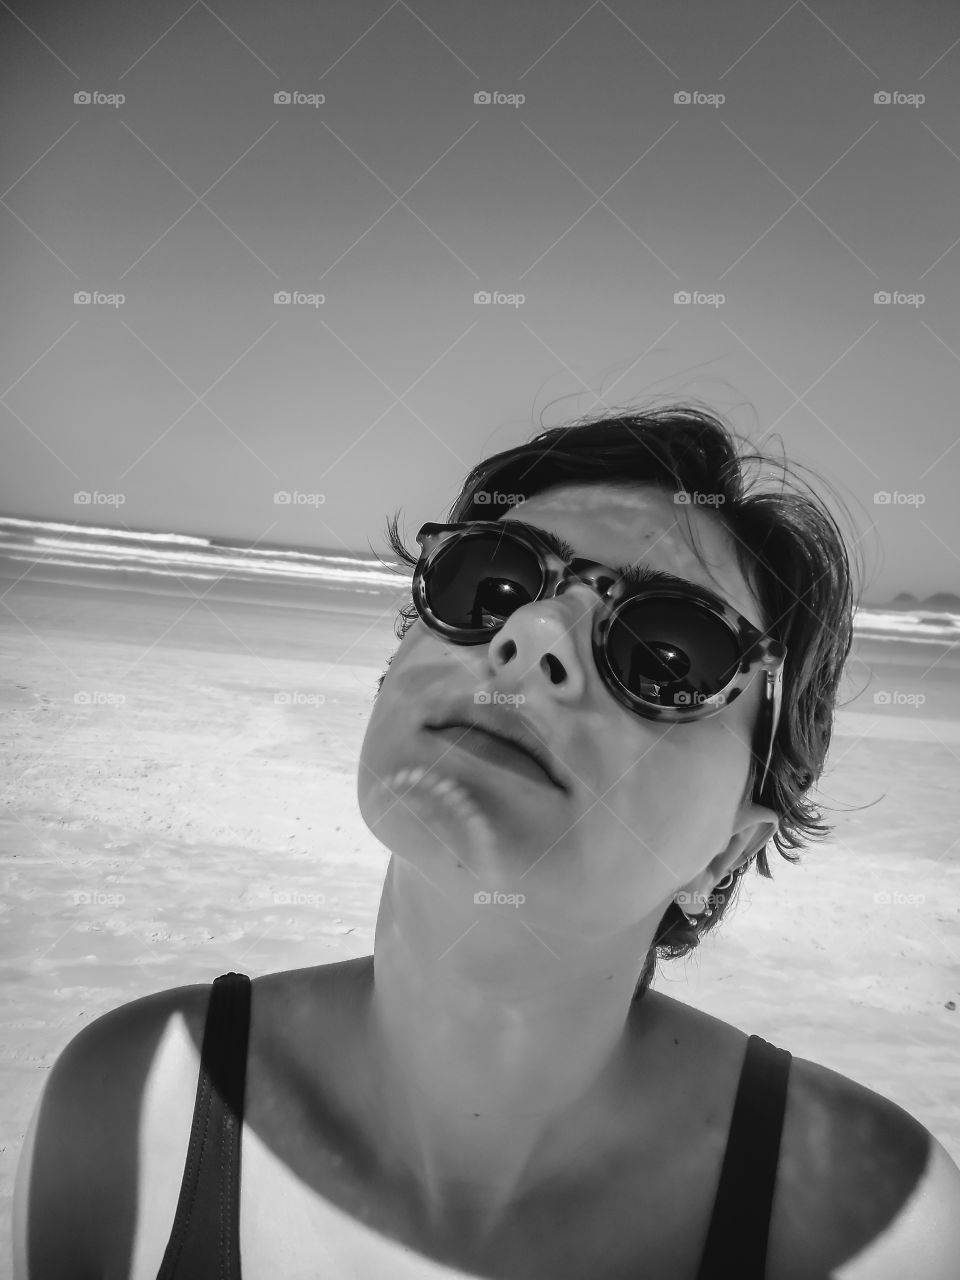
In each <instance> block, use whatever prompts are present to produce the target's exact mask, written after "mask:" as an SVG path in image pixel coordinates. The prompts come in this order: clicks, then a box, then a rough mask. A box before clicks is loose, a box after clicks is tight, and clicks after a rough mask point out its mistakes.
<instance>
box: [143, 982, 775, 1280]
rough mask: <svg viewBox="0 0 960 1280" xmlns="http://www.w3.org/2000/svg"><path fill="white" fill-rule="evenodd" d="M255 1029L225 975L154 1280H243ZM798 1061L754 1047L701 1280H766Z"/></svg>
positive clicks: (243, 999)
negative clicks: (245, 1134) (250, 1047)
mask: <svg viewBox="0 0 960 1280" xmlns="http://www.w3.org/2000/svg"><path fill="white" fill-rule="evenodd" d="M249 1027H250V979H249V978H248V977H247V976H246V975H245V974H242V973H225V974H223V975H221V977H219V978H217V979H216V980H215V981H214V983H213V989H212V991H211V993H210V1003H209V1006H208V1008H207V1020H206V1024H205V1026H204V1032H203V1046H202V1048H201V1053H200V1078H199V1081H198V1084H197V1100H196V1105H195V1107H194V1112H193V1126H192V1129H191V1131H190V1145H189V1147H188V1149H187V1160H186V1165H185V1167H184V1171H183V1182H182V1184H181V1186H180V1199H179V1201H178V1203H177V1212H176V1216H175V1218H174V1220H173V1229H172V1230H171V1232H170V1239H169V1241H168V1243H167V1248H166V1252H165V1253H164V1255H163V1262H162V1263H161V1265H160V1271H159V1273H158V1275H157V1280H212V1278H214V1277H218V1278H219V1280H241V1275H240V1134H241V1130H242V1127H243V1097H244V1086H245V1084H246V1075H247V1036H248V1032H249ZM791 1057H792V1055H791V1054H790V1053H789V1052H788V1051H787V1050H786V1049H778V1048H776V1047H775V1046H774V1045H772V1044H769V1043H768V1042H767V1041H766V1040H762V1039H761V1038H760V1036H750V1038H749V1040H748V1042H747V1052H746V1057H745V1058H744V1063H743V1069H742V1070H741V1073H740V1081H739V1084H738V1086H737V1096H736V1100H735V1102H734V1105H733V1115H732V1118H731V1121H730V1133H729V1135H728V1137H727V1148H726V1153H725V1155H724V1158H723V1166H722V1168H721V1171H720V1181H719V1184H718V1186H717V1195H716V1199H715V1201H714V1205H713V1217H712V1218H711V1220H710V1227H709V1230H708V1231H707V1240H706V1244H705V1246H704V1250H703V1257H702V1259H701V1262H700V1270H699V1272H698V1273H697V1280H727V1278H728V1277H729V1276H736V1277H737V1280H763V1277H764V1272H765V1265H766V1255H767V1237H768V1235H769V1231H770V1211H771V1208H772V1206H773V1192H774V1187H775V1185H776V1176H777V1161H778V1159H779V1155H780V1136H781V1132H782V1130H783V1116H784V1112H785V1110H786V1103H787V1080H788V1077H789V1074H790V1061H791ZM331 1280H335V1278H331ZM638 1280H639V1273H638Z"/></svg>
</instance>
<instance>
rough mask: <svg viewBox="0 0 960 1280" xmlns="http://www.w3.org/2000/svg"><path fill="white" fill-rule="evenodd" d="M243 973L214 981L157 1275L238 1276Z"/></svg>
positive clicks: (198, 1279)
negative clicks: (175, 1200)
mask: <svg viewBox="0 0 960 1280" xmlns="http://www.w3.org/2000/svg"><path fill="white" fill-rule="evenodd" d="M249 1031H250V979H249V978H248V977H247V976H246V974H243V973H224V974H221V976H220V977H219V978H216V979H215V980H214V982H213V987H212V989H211V992H210V1002H209V1004H208V1006H207V1019H206V1023H205V1026H204V1031H203V1046H202V1048H201V1052H200V1075H199V1079H198V1082H197V1097H196V1103H195V1106H194V1111H193V1126H192V1128H191V1131H190V1145H189V1147H188V1150H187V1159H186V1165H185V1167H184V1173H183V1181H182V1183H181V1186H180V1199H179V1201H178V1203H177V1212H176V1216H175V1218H174V1221H173V1229H172V1231H171V1232H170V1239H169V1241H168V1243H167V1248H166V1252H165V1253H164V1255H163V1262H162V1263H161V1266H160V1271H159V1273H158V1276H157V1280H241V1278H240V1140H241V1133H242V1130H243V1102H244V1090H245V1086H246V1078H247V1042H248V1038H249Z"/></svg>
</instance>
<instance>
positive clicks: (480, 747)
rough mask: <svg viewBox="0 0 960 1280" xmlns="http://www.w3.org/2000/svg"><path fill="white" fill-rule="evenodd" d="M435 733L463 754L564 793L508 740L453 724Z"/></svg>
mask: <svg viewBox="0 0 960 1280" xmlns="http://www.w3.org/2000/svg"><path fill="white" fill-rule="evenodd" d="M431 732H432V733H435V734H437V735H438V736H439V737H441V738H443V739H444V741H446V742H450V743H452V744H453V745H454V746H455V747H459V748H460V749H461V750H462V751H469V752H470V754H471V755H473V756H476V757H477V759H479V760H483V761H485V762H486V763H488V764H493V765H497V766H499V767H500V768H501V769H504V770H506V771H508V772H510V773H512V774H514V775H515V776H520V777H524V778H528V779H529V780H530V781H531V782H538V783H540V784H541V785H542V786H548V787H552V788H553V789H554V790H555V791H560V790H562V788H561V787H560V786H559V784H558V783H556V782H554V780H553V779H552V778H551V777H550V775H549V774H548V773H547V771H546V770H545V769H544V768H543V766H542V765H541V764H539V763H538V762H537V761H536V760H534V758H533V756H530V755H527V753H526V751H524V750H523V749H522V748H521V747H518V746H515V745H514V744H513V743H512V742H507V740H506V739H505V738H499V737H497V736H495V735H494V734H492V733H487V731H486V730H485V729H479V728H477V727H476V726H474V725H462V724H452V725H447V726H445V727H444V728H442V729H432V730H431Z"/></svg>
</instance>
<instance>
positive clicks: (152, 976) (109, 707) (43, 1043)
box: [0, 575, 960, 1273]
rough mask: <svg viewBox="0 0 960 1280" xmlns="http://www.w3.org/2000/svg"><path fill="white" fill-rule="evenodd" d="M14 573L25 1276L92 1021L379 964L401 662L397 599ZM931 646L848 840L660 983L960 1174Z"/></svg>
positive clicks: (895, 674)
mask: <svg viewBox="0 0 960 1280" xmlns="http://www.w3.org/2000/svg"><path fill="white" fill-rule="evenodd" d="M14 576H15V575H13V576H11V577H9V578H6V579H4V580H2V581H0V592H6V594H5V596H4V600H5V604H6V606H7V608H5V609H3V610H2V611H0V653H2V672H3V675H2V679H0V708H2V723H3V734H2V736H3V739H4V742H5V750H4V753H3V761H2V790H3V795H4V799H5V802H6V803H5V806H4V810H3V814H2V817H0V822H2V846H0V857H2V886H3V892H2V896H0V920H2V924H3V928H4V933H3V938H4V941H3V951H2V967H0V982H2V1004H0V1021H2V1050H0V1073H2V1080H0V1098H2V1102H0V1257H2V1259H3V1262H2V1264H0V1268H2V1269H3V1271H4V1273H5V1271H6V1268H7V1267H8V1266H9V1256H10V1253H9V1222H10V1207H11V1196H12V1190H13V1180H14V1174H15V1170H16V1163H17V1159H18V1157H19V1154H20V1150H21V1146H22V1142H23V1136H24V1132H25V1129H26V1126H27V1123H28V1120H29V1117H30V1114H31V1111H32V1109H33V1107H34V1105H35V1102H36V1099H37V1097H38V1094H39V1092H40V1090H41V1088H42V1086H43V1082H44V1079H45V1073H46V1071H47V1070H49V1068H50V1067H51V1066H52V1064H53V1063H54V1061H55V1060H56V1058H57V1056H58V1054H59V1052H60V1051H61V1049H62V1048H63V1047H64V1046H65V1045H66V1043H67V1042H68V1041H69V1040H70V1039H71V1038H72V1037H73V1036H74V1035H75V1034H76V1033H77V1032H78V1031H79V1030H80V1028H81V1027H82V1026H83V1025H85V1024H86V1023H88V1022H91V1021H92V1020H93V1019H95V1018H97V1017H98V1016H99V1015H100V1014H102V1013H105V1012H106V1011H107V1010H109V1009H112V1008H114V1007H116V1006H117V1005H120V1004H123V1003H125V1002H127V1001H129V1000H132V999H135V998H136V997H138V996H141V995H144V994H147V993H149V992H154V991H158V990H161V989H165V988H168V987H173V986H177V985H181V984H186V983H198V982H210V981H212V980H213V979H214V978H215V977H216V976H217V975H218V974H220V973H225V972H227V971H228V970H231V969H233V970H239V971H242V972H245V973H248V974H250V976H251V977H253V976H256V975H258V974H262V973H268V972H273V971H276V970H281V969H293V968H299V967H302V966H307V965H318V964H326V963H330V962H334V961H338V960H342V959H347V958H349V957H353V956H360V955H367V954H369V953H370V952H372V950H373V938H374V927H375V922H376V913H377V906H378V902H379V894H380V888H381V884H382V880H383V876H384V872H385V870H386V866H387V861H388V854H387V851H386V849H385V848H384V847H383V846H382V845H380V844H379V843H378V842H377V841H376V840H375V839H374V837H373V836H372V835H371V834H370V832H369V831H368V830H367V828H366V827H365V826H364V825H363V822H362V820H361V818H360V815H359V812H358V810H357V807H356V800H355V789H356V768H357V757H358V754H359V750H360V744H361V741H362V737H363V733H364V729H365V725H366V722H367V718H368V716H369V712H370V708H371V706H372V703H373V695H374V690H375V687H376V680H377V678H378V676H379V674H380V672H381V671H382V670H383V667H384V664H385V660H386V657H387V655H388V654H389V653H390V652H391V651H392V649H393V647H394V646H395V644H396V641H395V638H394V635H393V615H392V612H391V611H390V610H389V609H387V610H385V609H384V606H383V601H382V600H379V601H377V600H372V599H371V600H369V601H366V602H364V601H359V600H354V599H353V598H352V597H350V596H348V595H347V594H346V593H341V595H340V596H339V597H338V599H339V601H340V603H339V604H338V603H337V601H336V600H332V599H331V600H327V601H326V604H325V605H323V606H321V605H318V606H317V607H302V606H301V607H294V606H293V605H289V606H282V607H281V606H279V605H278V606H276V607H274V608H271V609H269V610H267V609H265V608H263V607H262V606H258V605H257V604H255V603H253V602H250V601H244V600H243V599H237V600H236V601H233V602H231V601H230V600H228V599H227V598H226V596H227V594H228V593H226V592H225V593H223V595H222V596H221V597H220V598H217V597H216V596H210V597H208V600H210V601H214V602H215V607H214V608H211V607H208V605H207V604H204V603H194V604H193V605H192V607H191V600H190V597H189V596H177V595H176V594H174V593H172V592H171V593H170V594H168V595H163V594H143V593H136V592H133V591H123V590H118V589H109V590H108V589H102V590H101V589H93V588H89V587H87V588H85V587H79V586H71V587H67V586H55V585H50V584H43V583H37V582H34V581H31V580H30V578H29V576H28V577H27V578H24V579H22V580H21V581H20V582H18V583H16V585H14V583H13V577H14ZM917 648H918V649H923V650H924V652H923V653H920V652H916V653H915V654H913V656H912V657H911V655H910V654H909V653H908V652H906V650H905V647H904V646H897V647H896V652H895V653H894V650H893V649H890V650H889V654H890V661H889V662H888V663H887V664H886V665H884V655H883V653H881V652H880V651H879V646H874V648H873V649H871V650H870V653H869V654H864V655H863V660H864V664H866V665H862V666H859V669H858V670H857V671H856V673H855V679H854V687H856V688H859V687H860V686H862V685H863V684H864V683H865V681H866V678H867V672H868V669H869V676H870V679H871V680H872V682H873V684H872V685H871V686H870V687H875V686H877V687H881V688H892V689H901V690H903V689H908V688H910V687H911V685H910V683H909V682H910V680H911V679H913V680H914V681H915V682H916V681H917V680H919V679H920V678H921V674H922V676H923V678H924V681H925V683H924V685H923V687H924V688H925V689H927V690H928V695H927V702H926V704H925V705H924V706H923V708H922V709H918V708H916V707H912V706H904V705H891V706H879V707H878V706H876V705H875V704H874V703H872V701H871V699H870V696H869V690H867V691H866V693H865V694H864V696H863V697H862V698H861V699H860V700H859V701H858V703H857V705H856V707H854V708H850V709H847V710H844V711H841V712H840V714H839V716H838V722H837V734H836V737H835V740H834V746H833V749H832V754H831V760H830V763H829V765H828V770H827V774H826V776H825V778H824V779H823V781H822V784H821V788H820V796H821V797H822V798H823V799H824V800H825V801H826V802H827V803H828V804H830V805H832V806H833V807H834V808H835V810H838V811H839V812H834V813H832V814H830V815H829V816H830V817H831V819H832V820H834V821H836V823H837V830H836V833H835V835H834V837H833V838H832V839H831V840H830V842H829V843H827V844H824V845H820V846H814V847H811V848H810V849H808V850H806V851H805V852H804V854H803V861H802V863H801V865H800V866H799V867H796V868H794V867H791V866H788V865H787V864H786V863H785V862H784V861H783V860H782V859H780V858H779V857H778V856H777V855H776V854H775V853H773V854H772V856H771V865H772V867H773V871H774V880H773V881H766V880H762V879H761V878H760V877H758V876H755V875H754V876H750V877H749V878H748V880H747V881H746V883H745V886H744V891H743V893H742V896H741V899H740V903H739V905H738V907H737V909H736V910H735V911H734V912H732V913H730V914H729V915H728V916H727V919H726V921H725V923H724V925H723V927H722V928H721V929H720V930H719V931H718V933H717V935H716V936H715V937H714V938H710V939H708V940H707V941H706V942H705V944H704V946H703V947H702V948H701V951H700V953H699V954H698V955H697V956H696V957H694V958H693V959H692V960H690V961H688V962H680V963H679V964H674V965H672V966H671V965H666V966H664V968H663V970H662V971H661V975H660V976H659V977H658V979H657V986H658V988H659V989H661V990H664V991H667V992H669V994H671V995H673V996H675V997H677V998H680V999H683V1000H687V1001H688V1002H689V1003H691V1004H692V1005H695V1006H696V1007H698V1008H703V1009H705V1010H708V1011H709V1012H711V1013H714V1014H715V1015H716V1016H718V1017H721V1018H724V1019H726V1020H727V1021H729V1022H732V1023H734V1024H736V1025H737V1026H740V1027H742V1028H743V1029H744V1030H746V1031H749V1032H756V1033H757V1034H759V1035H762V1036H764V1037H765V1038H767V1039H769V1040H771V1041H773V1042H774V1043H775V1044H778V1045H781V1046H783V1047H785V1048H788V1049H789V1050H790V1051H791V1052H792V1053H794V1054H795V1055H797V1056H801V1057H805V1058H811V1059H814V1060H815V1061H817V1062H820V1063H822V1064H824V1065H825V1066H828V1067H831V1068H833V1069H835V1070H837V1071H840V1072H842V1073H844V1074H845V1075H848V1076H850V1077H851V1078H853V1079H855V1080H857V1081H859V1082H861V1083H863V1084H865V1085H867V1086H869V1087H870V1088H873V1089H876V1090H878V1091H879V1092H881V1093H883V1094H884V1095H886V1096H888V1097H890V1098H892V1099H893V1100H894V1101H895V1102H897V1103H899V1104H900V1105H901V1106H903V1107H905V1108H906V1109H907V1110H908V1111H910V1112H911V1113H912V1114H913V1115H915V1116H916V1117H917V1118H918V1119H919V1120H920V1121H922V1122H923V1123H924V1124H925V1125H926V1126H927V1127H928V1128H929V1129H930V1130H931V1131H932V1132H933V1133H934V1134H935V1135H936V1136H937V1137H938V1138H939V1139H940V1140H941V1141H942V1142H943V1143H944V1145H945V1146H946V1147H947V1149H948V1151H950V1153H951V1154H952V1156H953V1158H954V1159H955V1160H958V1161H960V1078H958V1074H957V1062H958V1058H960V1055H958V1047H960V1009H958V1008H957V1007H956V1006H957V1005H960V823H958V817H960V813H958V808H960V801H958V798H957V788H956V777H957V770H958V762H960V694H958V681H957V668H956V665H953V666H951V665H950V661H941V662H940V663H939V664H938V665H937V667H936V669H935V670H934V671H933V672H931V673H928V672H927V671H925V670H924V668H927V667H929V665H930V662H931V661H932V658H931V657H930V656H929V652H928V651H927V648H926V646H918V647H917ZM904 654H906V656H905V657H904ZM914 659H915V661H914ZM952 661H953V663H954V664H955V663H956V661H957V659H956V657H955V656H954V657H953V658H952ZM911 668H912V675H911ZM940 690H942V695H941V696H939V697H938V696H937V691H940ZM931 695H932V696H931ZM863 806H867V807H863ZM848 810H849V811H850V812H846V811H848Z"/></svg>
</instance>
